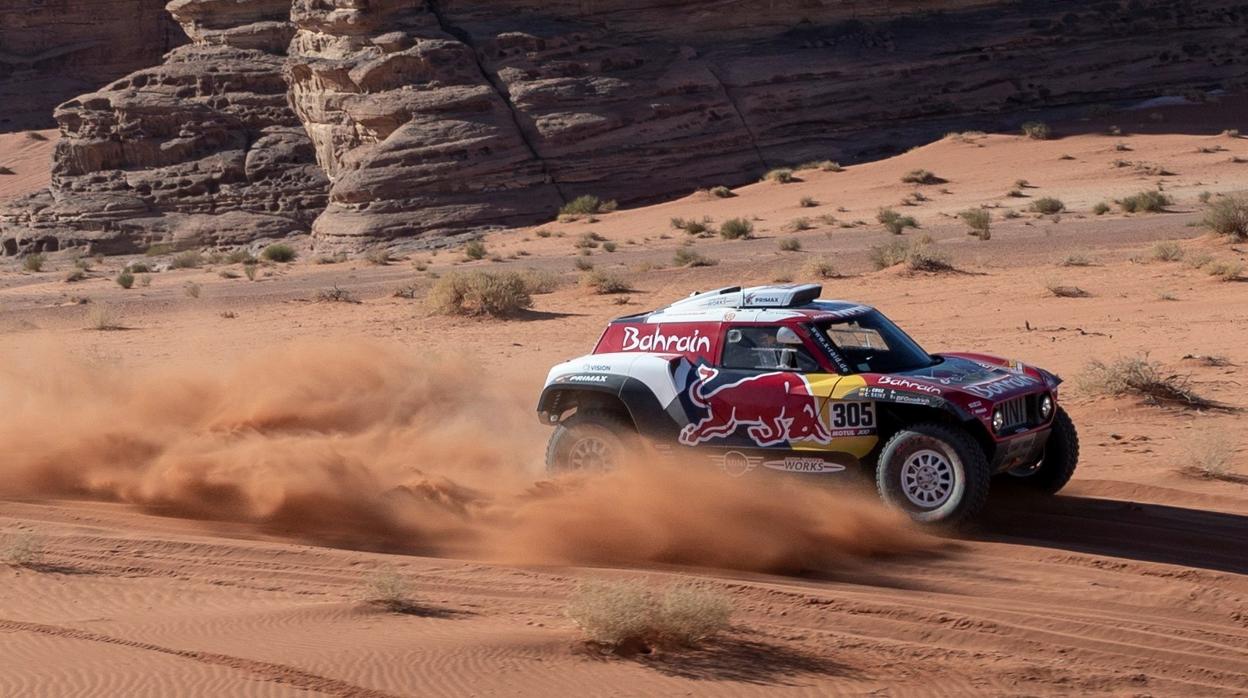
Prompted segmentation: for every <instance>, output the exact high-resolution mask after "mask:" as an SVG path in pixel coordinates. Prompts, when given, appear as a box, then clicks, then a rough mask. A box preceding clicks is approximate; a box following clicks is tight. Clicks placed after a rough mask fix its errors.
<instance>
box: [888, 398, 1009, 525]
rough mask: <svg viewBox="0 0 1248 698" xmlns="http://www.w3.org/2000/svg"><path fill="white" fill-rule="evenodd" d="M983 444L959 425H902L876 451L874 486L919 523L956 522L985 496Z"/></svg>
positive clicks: (974, 512)
mask: <svg viewBox="0 0 1248 698" xmlns="http://www.w3.org/2000/svg"><path fill="white" fill-rule="evenodd" d="M991 476H992V473H991V470H990V469H989V465H988V458H987V456H985V455H984V449H983V448H982V447H980V445H979V444H978V443H977V442H976V441H975V439H973V438H971V435H970V434H968V433H967V432H966V431H965V430H963V429H961V428H959V427H956V426H947V425H944V424H935V423H923V424H915V425H913V426H910V427H907V428H905V429H902V430H901V431H899V432H897V433H896V434H894V435H893V436H892V438H890V439H889V440H888V442H887V443H886V444H885V445H884V448H883V450H882V451H881V452H880V459H879V467H878V468H876V471H875V481H876V487H877V488H878V489H879V491H880V497H881V498H883V500H884V502H885V503H887V504H889V505H891V506H893V507H896V508H898V509H901V510H902V511H904V512H906V513H907V514H909V515H910V518H912V519H914V520H915V521H919V522H921V523H944V524H959V523H962V522H965V521H967V520H969V519H972V518H974V517H975V516H976V515H977V514H979V512H980V511H981V510H982V509H983V507H984V503H985V502H986V501H987V499H988V482H989V480H990V479H991Z"/></svg>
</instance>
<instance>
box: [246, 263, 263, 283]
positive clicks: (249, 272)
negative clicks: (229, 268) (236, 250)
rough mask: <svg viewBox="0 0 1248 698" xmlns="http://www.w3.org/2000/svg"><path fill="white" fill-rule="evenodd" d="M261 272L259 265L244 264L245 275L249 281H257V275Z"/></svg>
mask: <svg viewBox="0 0 1248 698" xmlns="http://www.w3.org/2000/svg"><path fill="white" fill-rule="evenodd" d="M259 270H260V265H259V264H244V265H243V275H244V276H246V277H247V280H248V281H255V280H256V273H257V272H258V271H259Z"/></svg>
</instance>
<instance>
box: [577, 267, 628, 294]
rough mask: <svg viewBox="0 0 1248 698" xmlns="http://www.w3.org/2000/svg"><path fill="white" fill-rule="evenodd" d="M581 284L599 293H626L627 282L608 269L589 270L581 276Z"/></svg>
mask: <svg viewBox="0 0 1248 698" xmlns="http://www.w3.org/2000/svg"><path fill="white" fill-rule="evenodd" d="M581 286H582V287H584V288H588V289H591V290H592V291H593V292H594V293H597V294H599V295H606V294H609V293H628V291H629V290H630V289H629V286H628V282H627V281H625V280H624V279H623V278H622V277H620V276H619V275H617V274H612V273H611V272H608V271H591V272H588V273H586V274H584V275H582V276H581Z"/></svg>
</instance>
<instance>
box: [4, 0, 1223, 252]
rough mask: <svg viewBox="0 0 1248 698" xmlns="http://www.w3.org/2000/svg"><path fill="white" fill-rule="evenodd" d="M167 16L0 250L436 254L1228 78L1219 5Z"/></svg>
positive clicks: (457, 4) (819, 0)
mask: <svg viewBox="0 0 1248 698" xmlns="http://www.w3.org/2000/svg"><path fill="white" fill-rule="evenodd" d="M118 1H120V0H118ZM169 7H170V10H171V11H172V12H173V14H174V15H175V16H176V17H177V18H178V20H179V21H180V22H181V23H182V25H183V26H184V27H185V29H186V33H187V34H188V35H189V36H190V37H191V38H192V39H193V41H194V42H195V43H194V45H193V46H190V47H184V48H181V49H177V50H175V51H173V52H172V53H171V54H170V56H169V58H168V60H167V61H166V63H165V65H163V66H161V67H159V68H155V69H153V70H152V71H140V72H139V73H136V74H135V75H134V76H131V77H130V78H127V79H124V80H122V81H119V82H118V83H116V84H114V85H113V86H110V87H109V88H106V89H104V90H102V91H100V92H98V93H96V94H93V95H87V96H85V97H82V98H80V99H77V100H74V101H71V102H70V103H68V104H66V105H65V106H64V107H63V108H62V109H60V110H58V112H57V119H58V121H59V122H60V123H61V126H62V130H63V132H64V133H65V136H66V140H65V142H64V143H63V144H62V147H60V148H59V149H58V155H57V164H56V177H55V179H54V183H53V187H52V190H51V193H49V194H44V195H42V197H36V199H35V200H33V201H28V202H26V203H25V204H23V205H20V206H17V207H15V208H11V209H10V211H9V213H7V214H0V237H7V238H13V239H14V240H16V241H17V242H8V243H6V245H7V247H8V249H10V250H12V249H22V248H24V246H26V247H28V246H29V245H30V244H31V241H32V240H36V241H37V240H41V239H49V237H50V236H52V237H55V238H57V239H59V240H62V241H69V242H81V241H91V240H103V239H108V240H115V241H122V240H128V241H130V243H131V244H140V243H141V242H143V241H147V240H151V239H157V238H162V237H167V236H169V235H191V234H193V235H194V236H195V237H196V238H197V239H202V240H203V241H205V242H218V243H228V242H233V241H237V240H245V239H249V238H254V237H257V236H274V235H280V234H284V233H290V232H311V233H312V239H313V241H314V243H315V244H316V245H318V246H322V247H325V248H336V249H357V248H360V247H362V246H365V245H368V244H370V243H373V242H394V241H400V242H403V243H410V244H437V243H439V242H441V243H445V242H446V241H448V240H452V239H455V238H456V237H458V236H462V235H467V234H473V233H474V232H477V231H480V230H482V229H485V228H488V227H492V226H500V225H512V224H517V223H529V222H537V221H540V220H543V219H548V218H550V217H551V216H553V215H554V213H555V211H556V210H557V209H558V207H559V205H560V203H561V202H563V201H566V200H568V199H570V198H571V197H574V196H576V195H579V194H583V193H593V194H596V195H598V196H602V197H606V198H618V199H621V200H623V201H625V202H632V201H644V200H654V199H659V198H662V197H668V196H673V195H679V194H683V193H687V192H689V191H691V190H692V189H694V188H696V187H698V186H708V185H715V184H729V185H732V184H739V183H742V182H746V181H751V180H753V179H755V178H757V177H758V176H759V175H760V174H761V173H762V172H764V171H765V170H766V169H767V168H769V167H775V166H780V165H784V164H791V163H796V162H801V161H804V160H812V159H824V158H829V159H837V160H841V161H845V162H852V161H855V160H861V159H866V158H870V157H875V156H879V155H883V154H888V153H891V152H895V151H896V150H898V149H900V148H904V147H907V146H909V145H913V144H916V143H919V142H922V141H923V140H924V139H930V138H932V137H937V136H939V135H940V134H942V133H944V132H945V131H948V130H955V129H956V130H964V129H967V128H973V127H978V128H1015V127H1016V126H1017V124H1018V123H1019V122H1020V121H1022V120H1023V119H1025V118H1034V117H1036V116H1041V117H1043V116H1045V115H1046V114H1047V115H1052V114H1060V113H1063V112H1062V110H1067V111H1066V113H1070V112H1071V111H1076V110H1084V109H1086V108H1087V107H1089V106H1091V105H1096V104H1104V103H1107V102H1115V101H1123V100H1132V99H1138V98H1147V97H1152V96H1157V95H1159V94H1165V93H1175V92H1183V91H1186V90H1189V89H1212V88H1218V87H1237V86H1238V87H1242V86H1243V84H1242V82H1239V83H1237V82H1236V81H1242V80H1243V76H1244V75H1245V72H1246V71H1245V66H1246V65H1248V41H1245V40H1244V39H1245V38H1248V3H1246V2H1243V1H1242V0H1240V1H1234V0H1204V1H1202V2H1195V1H1193V0H1130V2H1126V1H1122V2H1115V1H1112V0H1111V1H1107V2H1098V3H1087V2H1082V1H1080V0H1054V1H1053V2H1045V3H1023V4H1020V3H1012V2H1005V1H1004V0H962V1H960V2H959V1H955V0H950V1H948V2H940V3H932V2H927V1H923V0H893V1H891V2H879V1H877V0H671V1H669V2H664V3H659V4H653V3H651V4H645V3H638V2H636V0H592V1H587V0H423V1H422V0H368V1H367V2H366V1H364V0H175V2H172V3H170V6H169ZM287 40H289V46H288V47H286V46H282V45H280V44H283V43H284V42H285V41H287ZM283 54H284V55H283ZM279 69H280V70H281V71H283V72H282V75H284V78H285V82H284V83H281V81H280V80H278V79H277V76H278V74H279ZM136 78H137V79H139V80H144V81H145V86H144V87H143V88H142V89H141V90H137V91H136V89H135V87H134V85H135V83H134V80H135V79H136ZM158 78H159V79H158ZM279 83H280V84H279ZM151 85H159V86H160V87H159V89H157V90H153V89H152V87H151ZM284 90H288V95H287V94H285V93H284ZM287 98H288V102H287ZM139 124H142V125H143V126H142V127H138V126H136V125H139ZM301 134H306V138H305V136H303V135H301ZM313 153H314V155H315V162H316V163H317V166H316V167H315V168H314V167H313V166H312V165H311V164H310V163H311V157H312V154H313ZM321 176H324V177H325V178H326V180H327V181H328V198H327V202H326V205H325V208H324V211H323V212H321V206H322V197H323V196H325V192H326V189H325V187H326V185H325V183H323V182H322V181H321V179H320V178H321ZM314 182H315V185H313V183H314ZM296 183H298V184H299V186H292V185H294V184H296ZM57 207H60V208H59V209H58V210H56V211H53V213H52V214H51V215H49V214H46V213H45V212H47V211H49V210H51V209H56V208H57ZM84 207H85V208H84ZM226 216H245V217H247V219H248V220H249V221H250V222H248V223H246V224H242V225H230V226H224V225H222V222H223V220H224V218H225V217H226ZM317 216H319V217H317ZM314 218H315V220H314ZM101 221H102V222H103V223H105V224H107V228H106V229H103V228H101V227H100V226H101V223H100V222H101ZM75 231H77V232H75ZM135 241H138V242H135ZM36 244H40V243H36ZM49 244H50V243H49Z"/></svg>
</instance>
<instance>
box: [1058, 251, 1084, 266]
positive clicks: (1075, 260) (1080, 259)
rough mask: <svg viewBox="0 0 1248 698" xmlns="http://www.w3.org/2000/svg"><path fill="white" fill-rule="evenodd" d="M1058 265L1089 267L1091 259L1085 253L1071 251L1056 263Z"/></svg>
mask: <svg viewBox="0 0 1248 698" xmlns="http://www.w3.org/2000/svg"><path fill="white" fill-rule="evenodd" d="M1058 266H1059V267H1090V266H1092V260H1091V259H1089V258H1088V256H1087V255H1084V254H1079V253H1077V252H1076V253H1072V254H1068V255H1066V258H1065V259H1063V260H1062V261H1061V262H1059V263H1058Z"/></svg>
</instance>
